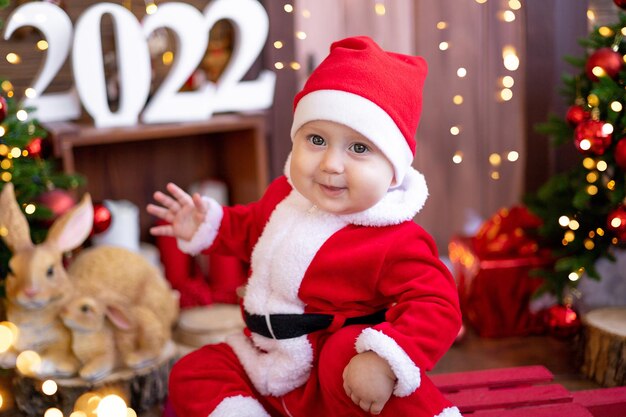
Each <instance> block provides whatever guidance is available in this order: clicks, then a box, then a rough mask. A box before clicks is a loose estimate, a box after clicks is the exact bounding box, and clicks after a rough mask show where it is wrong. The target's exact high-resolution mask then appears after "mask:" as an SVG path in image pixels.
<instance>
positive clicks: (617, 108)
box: [611, 101, 623, 113]
mask: <svg viewBox="0 0 626 417" xmlns="http://www.w3.org/2000/svg"><path fill="white" fill-rule="evenodd" d="M622 108H623V106H622V103H620V102H619V101H613V102H611V110H613V111H614V112H616V113H617V112H620V111H622Z"/></svg>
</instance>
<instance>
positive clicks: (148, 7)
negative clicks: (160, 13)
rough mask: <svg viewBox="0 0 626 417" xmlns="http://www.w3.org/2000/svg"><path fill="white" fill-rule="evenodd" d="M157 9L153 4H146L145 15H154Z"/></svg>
mask: <svg viewBox="0 0 626 417" xmlns="http://www.w3.org/2000/svg"><path fill="white" fill-rule="evenodd" d="M158 9H159V7H158V6H157V5H156V4H154V3H148V4H147V5H146V14H155V13H156V11H157V10H158Z"/></svg>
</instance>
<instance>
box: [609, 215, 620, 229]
mask: <svg viewBox="0 0 626 417" xmlns="http://www.w3.org/2000/svg"><path fill="white" fill-rule="evenodd" d="M621 225H622V219H620V218H617V217H614V218H612V219H611V227H613V228H615V229H617V228H618V227H620V226H621Z"/></svg>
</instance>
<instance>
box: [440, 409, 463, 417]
mask: <svg viewBox="0 0 626 417" xmlns="http://www.w3.org/2000/svg"><path fill="white" fill-rule="evenodd" d="M435 417H463V416H462V415H461V412H460V411H459V409H458V408H456V407H448V408H444V410H443V411H442V412H441V413H439V414H437V415H436V416H435Z"/></svg>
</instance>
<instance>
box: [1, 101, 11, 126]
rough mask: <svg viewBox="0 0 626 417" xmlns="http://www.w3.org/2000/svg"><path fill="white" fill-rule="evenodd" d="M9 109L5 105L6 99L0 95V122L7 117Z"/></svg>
mask: <svg viewBox="0 0 626 417" xmlns="http://www.w3.org/2000/svg"><path fill="white" fill-rule="evenodd" d="M8 112H9V109H8V107H7V101H6V100H5V99H4V97H2V96H0V123H2V122H4V119H5V118H6V117H7V113H8Z"/></svg>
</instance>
